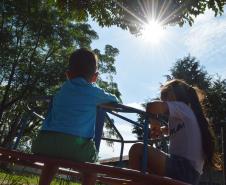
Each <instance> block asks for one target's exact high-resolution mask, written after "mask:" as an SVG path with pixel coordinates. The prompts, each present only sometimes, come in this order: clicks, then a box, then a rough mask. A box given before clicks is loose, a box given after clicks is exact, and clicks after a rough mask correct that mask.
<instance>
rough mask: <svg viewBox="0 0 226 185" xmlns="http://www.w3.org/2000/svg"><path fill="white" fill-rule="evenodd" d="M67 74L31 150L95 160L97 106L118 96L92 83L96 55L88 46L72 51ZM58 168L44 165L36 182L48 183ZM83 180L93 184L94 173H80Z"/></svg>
mask: <svg viewBox="0 0 226 185" xmlns="http://www.w3.org/2000/svg"><path fill="white" fill-rule="evenodd" d="M66 75H67V78H68V80H67V81H66V82H65V83H64V84H63V86H62V87H61V89H60V90H59V91H58V92H57V93H56V95H55V96H54V98H53V101H52V108H51V110H50V111H49V113H48V115H47V117H46V119H45V120H44V122H43V126H42V128H41V131H40V133H39V134H38V137H37V139H36V140H35V141H34V142H33V145H32V151H33V152H34V153H36V154H41V155H46V156H50V157H51V156H52V157H58V158H63V159H68V160H72V161H77V162H95V161H96V160H97V151H96V148H95V144H94V142H93V140H92V139H93V137H94V132H95V122H96V107H97V105H100V104H104V103H110V102H118V100H117V98H116V97H115V96H113V95H110V94H108V93H106V92H105V91H104V90H102V89H101V88H99V87H97V86H96V85H95V84H94V83H95V82H96V80H97V76H98V72H97V57H96V55H95V54H94V53H93V52H91V51H89V50H87V49H78V50H76V51H75V52H73V53H72V54H71V56H70V59H69V67H68V71H67V72H66ZM57 169H58V166H56V165H54V164H52V165H49V166H48V165H47V166H46V165H45V167H44V168H43V170H42V174H41V177H40V181H39V185H49V184H50V183H51V181H52V178H53V176H54V175H55V173H56V172H57ZM82 184H83V185H93V184H95V175H93V174H84V173H83V181H82Z"/></svg>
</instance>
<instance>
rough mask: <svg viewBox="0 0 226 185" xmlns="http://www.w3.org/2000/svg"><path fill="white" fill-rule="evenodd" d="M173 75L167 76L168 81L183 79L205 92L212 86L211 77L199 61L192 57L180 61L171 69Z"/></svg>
mask: <svg viewBox="0 0 226 185" xmlns="http://www.w3.org/2000/svg"><path fill="white" fill-rule="evenodd" d="M170 72H171V74H170V75H166V78H167V80H170V79H173V78H178V79H183V80H184V81H185V82H187V83H188V84H190V85H193V86H197V87H199V88H201V89H203V90H207V89H208V88H209V87H210V85H211V77H210V76H209V75H208V73H207V71H205V69H204V67H203V66H200V64H199V61H198V60H197V59H196V58H195V57H191V56H190V55H188V56H186V57H184V58H182V59H179V60H177V61H176V63H175V64H174V65H173V67H172V68H171V69H170Z"/></svg>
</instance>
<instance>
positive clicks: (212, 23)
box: [185, 11, 226, 62]
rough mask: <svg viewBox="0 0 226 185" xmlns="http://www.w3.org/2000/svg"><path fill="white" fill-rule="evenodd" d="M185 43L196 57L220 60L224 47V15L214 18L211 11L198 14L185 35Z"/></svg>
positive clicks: (225, 44) (225, 22)
mask: <svg viewBox="0 0 226 185" xmlns="http://www.w3.org/2000/svg"><path fill="white" fill-rule="evenodd" d="M185 45H186V46H187V47H188V51H189V52H190V53H191V54H192V55H194V56H196V57H198V58H203V59H206V61H211V62H212V61H216V60H218V59H219V60H221V61H222V55H224V53H225V49H226V17H225V16H222V17H217V18H216V17H214V14H213V12H211V11H207V12H206V13H205V14H204V15H200V16H198V17H197V18H196V19H195V23H194V25H193V26H192V27H191V28H189V29H188V33H187V34H186V35H185ZM216 56H219V58H216Z"/></svg>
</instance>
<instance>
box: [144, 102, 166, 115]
mask: <svg viewBox="0 0 226 185" xmlns="http://www.w3.org/2000/svg"><path fill="white" fill-rule="evenodd" d="M146 111H147V112H150V113H153V114H165V115H169V108H168V105H167V103H166V102H164V101H153V102H150V103H148V104H147V108H146Z"/></svg>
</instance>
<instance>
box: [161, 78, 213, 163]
mask: <svg viewBox="0 0 226 185" xmlns="http://www.w3.org/2000/svg"><path fill="white" fill-rule="evenodd" d="M168 91H171V92H173V93H174V95H175V98H176V100H177V101H181V102H184V103H185V104H187V105H189V106H190V107H191V109H192V110H193V112H194V114H195V116H196V119H197V121H198V124H199V128H200V131H201V137H202V147H203V151H204V153H205V156H206V162H207V164H212V165H213V166H215V164H214V157H215V156H214V150H215V136H214V134H213V131H212V129H211V127H210V126H209V123H208V121H207V119H206V118H205V115H204V113H203V110H202V106H201V104H200V101H199V96H198V94H197V92H201V90H199V89H198V88H193V87H192V86H190V85H188V84H187V83H186V82H184V81H183V80H179V79H174V80H170V81H168V82H167V83H166V84H165V85H164V86H162V88H161V99H162V98H164V96H166V93H167V92H168Z"/></svg>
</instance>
